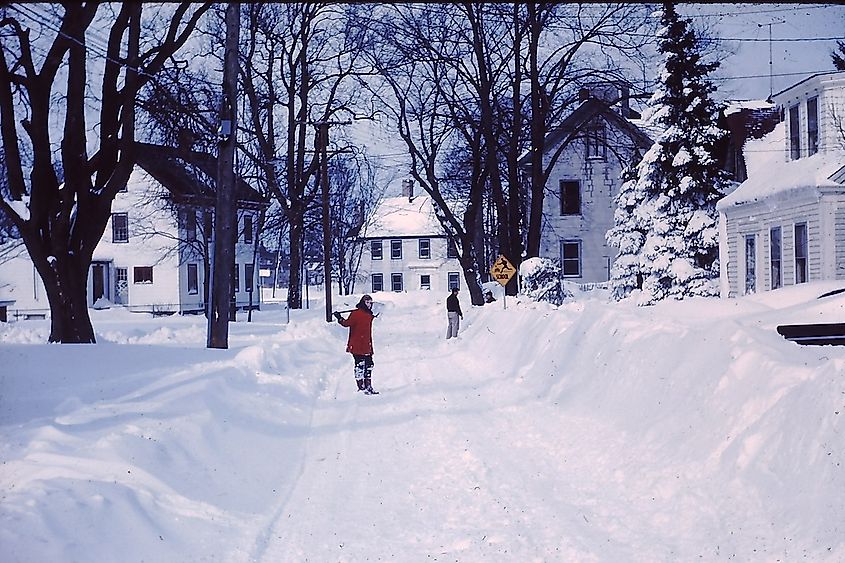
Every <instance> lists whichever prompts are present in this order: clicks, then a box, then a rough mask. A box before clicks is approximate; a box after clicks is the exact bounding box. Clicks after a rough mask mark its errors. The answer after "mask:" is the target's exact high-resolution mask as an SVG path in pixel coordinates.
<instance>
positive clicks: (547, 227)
mask: <svg viewBox="0 0 845 563" xmlns="http://www.w3.org/2000/svg"><path fill="white" fill-rule="evenodd" d="M580 98H581V100H580V104H579V105H578V107H576V108H575V109H574V110H573V111H572V113H570V114H569V115H568V116H567V117H566V119H564V120H563V122H562V123H560V124H559V125H558V126H557V127H555V128H554V129H553V130H551V131H550V132H549V134H548V135H547V136H546V150H545V153H544V154H543V167H544V169H545V168H547V167H548V165H549V163H550V162H551V159H552V158H556V161H555V163H554V165H553V166H552V169H551V172H550V174H549V176H548V180H547V183H546V197H545V198H544V200H543V226H542V234H541V240H540V256H541V257H545V258H555V259H559V260H560V263H561V271H562V276H563V278H564V279H567V280H569V281H573V282H576V283H601V282H605V281H607V280H609V279H610V268H611V265H612V263H613V260H614V259H615V258H616V255H617V252H616V249H615V248H612V247H610V246H608V244H607V241H606V240H605V234H606V233H607V231H608V230H609V229H610V228H611V227H612V226H613V214H614V211H615V209H616V204H615V202H614V198H615V197H616V195H617V194H618V193H619V188H620V186H621V180H620V175H621V173H622V169H623V167H624V166H625V165H626V164H629V163H630V162H632V161H638V160H639V156H640V155H642V154H644V153H645V152H646V151H647V150H648V148H649V147H651V145H652V140H651V139H650V138H649V136H648V135H647V134H646V133H645V132H644V131H643V129H642V128H641V127H640V126H638V124H637V122H638V121H639V115H638V114H636V112H633V111H632V110H631V108H630V106H629V105H628V98H627V92H626V91H625V90H624V89H620V88H615V87H612V86H606V87H595V88H593V89H592V90H590V89H582V90H581V92H580ZM521 164H522V165H523V166H530V165H531V163H530V157H525V158H523V160H522V161H521Z"/></svg>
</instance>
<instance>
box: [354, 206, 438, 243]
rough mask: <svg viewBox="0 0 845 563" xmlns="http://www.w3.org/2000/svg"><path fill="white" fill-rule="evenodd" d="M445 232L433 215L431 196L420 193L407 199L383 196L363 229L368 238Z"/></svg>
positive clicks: (428, 234)
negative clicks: (420, 194) (409, 199)
mask: <svg viewBox="0 0 845 563" xmlns="http://www.w3.org/2000/svg"><path fill="white" fill-rule="evenodd" d="M443 234H444V233H443V228H442V227H441V226H440V222H439V221H438V220H437V216H436V215H435V214H434V207H433V206H432V203H431V198H430V197H428V196H417V197H414V198H413V199H412V200H411V201H408V197H407V196H403V197H389V198H385V199H383V200H382V202H381V203H380V204H379V205H378V207H376V210H375V211H374V212H373V215H372V217H371V219H370V221H369V224H368V225H367V226H366V227H365V230H364V237H365V238H387V237H410V236H442V235H443Z"/></svg>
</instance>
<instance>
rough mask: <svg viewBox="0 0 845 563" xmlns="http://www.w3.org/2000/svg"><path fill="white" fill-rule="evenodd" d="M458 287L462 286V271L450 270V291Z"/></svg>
mask: <svg viewBox="0 0 845 563" xmlns="http://www.w3.org/2000/svg"><path fill="white" fill-rule="evenodd" d="M456 287H457V288H458V289H460V288H461V274H460V272H449V291H452V290H453V289H455V288H456Z"/></svg>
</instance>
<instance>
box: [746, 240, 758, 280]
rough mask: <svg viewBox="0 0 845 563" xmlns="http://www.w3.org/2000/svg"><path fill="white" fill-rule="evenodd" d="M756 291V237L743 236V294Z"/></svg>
mask: <svg viewBox="0 0 845 563" xmlns="http://www.w3.org/2000/svg"><path fill="white" fill-rule="evenodd" d="M755 291H757V237H756V236H755V235H745V293H746V295H747V294H749V293H754V292H755Z"/></svg>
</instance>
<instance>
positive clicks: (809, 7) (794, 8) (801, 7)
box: [682, 4, 838, 18]
mask: <svg viewBox="0 0 845 563" xmlns="http://www.w3.org/2000/svg"><path fill="white" fill-rule="evenodd" d="M837 6H838V4H815V5H812V4H803V5H799V6H792V7H790V8H772V9H770V10H749V11H747V12H731V13H723V14H687V15H684V16H682V17H684V18H718V17H725V16H745V15H753V14H775V13H778V12H794V11H797V10H819V9H822V8H834V7H837Z"/></svg>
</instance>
